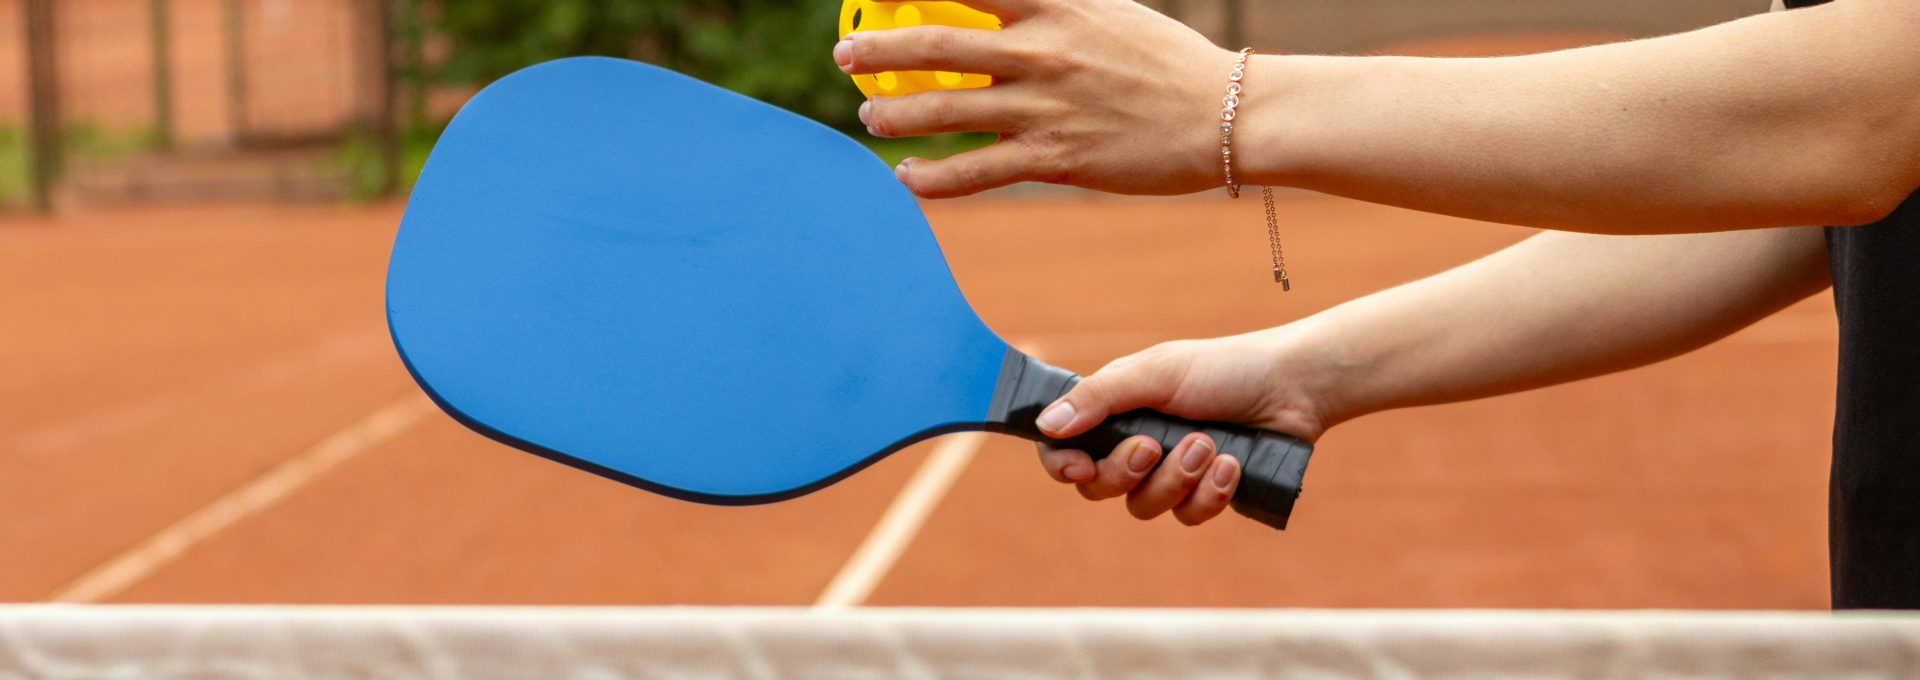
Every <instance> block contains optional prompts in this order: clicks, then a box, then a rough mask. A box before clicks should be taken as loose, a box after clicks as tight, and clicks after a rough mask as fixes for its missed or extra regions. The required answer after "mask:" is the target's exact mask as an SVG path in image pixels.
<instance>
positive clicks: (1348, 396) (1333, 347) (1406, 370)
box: [1297, 228, 1828, 425]
mask: <svg viewBox="0 0 1920 680" xmlns="http://www.w3.org/2000/svg"><path fill="white" fill-rule="evenodd" d="M1824 254H1825V244H1824V241H1823V240H1822V237H1821V234H1820V231H1819V230H1818V229H1812V228H1796V229H1770V230H1759V231H1745V232H1730V233H1719V234H1693V235H1677V236H1649V237H1632V238H1628V237H1608V236H1594V235H1588V234H1567V233H1547V234H1542V235H1540V236H1537V237H1534V238H1532V239H1529V240H1527V241H1524V242H1522V243H1519V244H1517V245H1515V246H1513V247H1511V248H1508V249H1507V250H1504V251H1501V252H1499V253H1496V254H1494V255H1491V256H1488V257H1486V258H1483V259H1481V260H1479V261H1476V262H1473V263H1471V264H1468V265H1465V266H1462V267H1459V268H1457V269H1454V270H1452V271H1448V272H1445V273H1442V274H1440V275H1437V276H1434V277H1431V278H1428V279H1425V280H1422V281H1418V282H1415V283H1412V284H1408V285H1405V286H1401V287H1399V288H1395V289H1392V290H1388V291H1385V292H1382V293H1378V294H1375V295H1372V296H1369V297H1365V298H1361V299H1359V300H1355V301H1353V302H1350V303H1347V304H1345V305H1342V306H1340V307H1336V308H1334V309H1331V310H1328V311H1327V312H1324V313H1322V314H1320V315H1317V316H1315V317H1313V318H1310V319H1308V320H1307V321H1305V322H1302V324H1301V326H1302V328H1301V329H1300V332H1299V335H1300V336H1302V337H1299V338H1297V346H1301V347H1312V348H1316V350H1315V351H1316V352H1318V353H1319V354H1320V357H1319V358H1320V359H1321V360H1323V361H1324V362H1325V363H1326V365H1328V366H1331V367H1333V368H1332V370H1330V371H1328V372H1327V373H1326V375H1327V376H1328V384H1327V385H1326V386H1324V389H1323V391H1322V394H1323V397H1322V398H1323V399H1324V400H1325V401H1326V402H1327V403H1324V404H1322V405H1321V409H1322V412H1324V413H1326V414H1327V418H1328V422H1327V423H1326V424H1327V425H1331V424H1333V423H1335V422H1339V421H1342V420H1346V419H1349V418H1352V417H1356V416H1359V415H1362V414H1365V413H1370V412H1374V411H1379V410H1385V409H1391V408H1398V407H1405V406H1416V405H1422V404H1434V403H1442V402H1450V401H1460V400H1466V399H1474V398H1479V397H1486V396H1492V395H1496V394H1503V393H1508V392H1515V391H1520V390H1525V389H1530V388H1535V387H1541V386H1545V385H1551V384H1555V383H1560V382H1566V381H1570V380H1576V379H1580V378H1586V377H1591V376H1595V375H1600V374H1604V373H1610V372H1614V371H1619V370H1624V369H1627V368H1631V367H1635V366H1640V365H1644V364H1649V363H1653V362H1656V361H1659V360H1662V359H1666V358H1668V357H1672V356H1675V355H1678V354H1681V353H1684V352H1686V351H1689V350H1692V349H1695V348H1697V347H1700V346H1703V345H1705V344H1707V343H1710V342H1712V341H1714V340H1717V339H1719V338H1721V337H1724V336H1726V335H1728V334H1730V333H1732V332H1734V331H1736V330H1739V329H1740V328H1743V327H1745V326H1747V325H1748V324H1751V323H1752V322H1754V321H1756V320H1758V319H1760V318H1763V317H1765V316H1767V315H1769V314H1771V313H1773V312H1775V311H1777V310H1779V309H1780V308H1782V307H1785V306H1786V305H1788V304H1791V303H1792V302H1794V301H1796V300H1799V299H1802V298H1804V297H1806V296H1808V295H1811V294H1813V293H1815V292H1818V291H1819V290H1821V289H1824V288H1825V287H1826V286H1827V285H1828V279H1827V275H1826V262H1825V258H1824Z"/></svg>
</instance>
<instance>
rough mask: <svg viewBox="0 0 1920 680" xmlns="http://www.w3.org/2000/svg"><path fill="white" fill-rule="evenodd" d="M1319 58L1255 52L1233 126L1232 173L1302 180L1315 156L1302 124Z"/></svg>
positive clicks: (1265, 181) (1276, 181) (1270, 180)
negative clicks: (1312, 157)
mask: <svg viewBox="0 0 1920 680" xmlns="http://www.w3.org/2000/svg"><path fill="white" fill-rule="evenodd" d="M1314 70H1315V58H1314V57H1305V56H1295V55H1254V57H1253V58H1252V59H1251V60H1250V61H1249V64H1248V66H1247V77H1246V80H1245V86H1244V88H1243V90H1244V94H1242V95H1241V100H1242V102H1243V105H1242V107H1241V110H1240V113H1239V116H1238V118H1239V122H1237V123H1236V124H1235V127H1234V146H1235V149H1234V158H1233V160H1234V174H1235V175H1237V176H1239V177H1238V179H1239V180H1240V181H1241V182H1242V183H1245V184H1257V185H1266V186H1302V185H1303V184H1304V182H1305V177H1306V175H1307V172H1308V166H1309V163H1308V161H1309V159H1310V158H1311V153H1310V149H1311V143H1312V139H1311V137H1310V135H1309V134H1308V133H1310V132H1311V127H1310V126H1309V125H1306V124H1303V121H1304V120H1305V119H1306V116H1305V115H1304V114H1305V112H1306V110H1307V108H1308V107H1307V103H1308V93H1309V92H1310V91H1311V80H1312V78H1313V77H1314V76H1313V73H1314Z"/></svg>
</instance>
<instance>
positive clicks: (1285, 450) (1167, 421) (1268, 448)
mask: <svg viewBox="0 0 1920 680" xmlns="http://www.w3.org/2000/svg"><path fill="white" fill-rule="evenodd" d="M1079 382H1080V376H1078V375H1074V374H1073V373H1072V372H1070V371H1066V370H1063V369H1059V368H1055V367H1053V366H1049V365H1047V364H1046V363H1045V362H1042V361H1040V360H1038V359H1035V358H1033V357H1029V356H1027V355H1025V354H1023V353H1021V352H1020V351H1019V350H1015V349H1009V350H1007V357H1006V360H1005V361H1004V362H1002V364H1001V367H1000V382H999V383H998V384H997V385H996V387H995V388H994V393H993V402H992V404H991V405H989V406H988V409H987V421H988V422H987V428H986V429H987V430H988V431H991V432H998V433H1002V434H1010V435H1014V436H1017V437H1021V438H1024V439H1029V440H1032V441H1036V442H1044V443H1046V444H1048V445H1050V446H1053V447H1055V448H1069V449H1079V450H1082V451H1085V452H1087V454H1088V455H1091V456H1093V457H1094V458H1095V459H1099V458H1104V457H1106V455H1107V454H1108V453H1110V452H1112V451H1113V449H1114V447H1115V446H1118V445H1119V444H1120V442H1122V441H1124V440H1126V439H1127V438H1128V437H1132V436H1134V435H1141V434H1144V435H1147V436H1149V437H1152V438H1154V439H1155V440H1157V441H1159V442H1160V450H1161V451H1167V452H1172V451H1173V447H1174V445H1175V444H1178V443H1180V440H1181V439H1182V438H1184V437H1186V436H1187V435H1188V434H1191V433H1194V432H1202V433H1205V434H1206V435H1207V436H1208V437H1211V438H1213V442H1214V446H1215V448H1216V449H1217V450H1218V451H1219V452H1220V453H1222V454H1225V455H1229V456H1233V457H1234V459H1236V460H1238V461H1240V486H1239V488H1238V489H1237V490H1235V491H1234V494H1233V509H1234V510H1235V511H1237V512H1239V513H1240V514H1242V515H1246V516H1248V517H1251V518H1253V519H1255V520H1259V521H1260V522H1261V523H1263V524H1266V525H1267V526H1271V527H1273V528H1275V529H1285V528H1287V518H1288V516H1290V515H1292V514H1293V502H1294V500H1295V499H1297V498H1299V496H1300V483H1301V480H1302V478H1304V477H1305V476H1306V473H1307V458H1308V457H1309V456H1311V455H1312V454H1313V445H1311V444H1308V443H1306V442H1303V441H1300V440H1298V439H1294V438H1293V437H1289V436H1287V435H1284V434H1280V433H1278V432H1269V431H1267V430H1261V429H1257V428H1251V427H1247V426H1244V425H1230V424H1226V423H1210V422H1201V421H1194V420H1187V419H1185V418H1177V417H1174V416H1170V415H1167V414H1165V413H1161V412H1159V411H1153V410H1149V409H1140V410H1137V411H1128V412H1126V413H1122V414H1119V415H1116V416H1112V417H1109V418H1107V419H1106V421H1104V422H1102V423H1100V425H1099V426H1097V427H1095V428H1094V429H1093V430H1091V431H1089V432H1087V433H1085V434H1082V435H1080V436H1078V437H1073V438H1071V439H1064V440H1062V439H1054V438H1051V437H1048V436H1046V435H1045V434H1043V433H1041V432H1040V428H1039V426H1037V425H1035V424H1034V422H1033V421H1034V419H1035V418H1038V417H1039V416H1040V411H1041V409H1044V408H1046V407H1047V406H1048V405H1050V404H1052V403H1053V402H1054V400H1056V399H1059V398H1060V397H1061V395H1064V394H1066V393H1067V391H1068V390H1071V389H1073V386H1074V385H1076V384H1078V383H1079ZM1165 459H1166V457H1162V459H1161V460H1162V462H1163V463H1164V462H1165Z"/></svg>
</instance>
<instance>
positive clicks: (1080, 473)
mask: <svg viewBox="0 0 1920 680" xmlns="http://www.w3.org/2000/svg"><path fill="white" fill-rule="evenodd" d="M1060 474H1063V475H1066V476H1067V479H1071V480H1073V481H1076V482H1084V481H1087V480H1089V479H1093V466H1091V465H1087V464H1085V463H1073V464H1071V465H1068V466H1067V467H1065V468H1063V469H1061V470H1060Z"/></svg>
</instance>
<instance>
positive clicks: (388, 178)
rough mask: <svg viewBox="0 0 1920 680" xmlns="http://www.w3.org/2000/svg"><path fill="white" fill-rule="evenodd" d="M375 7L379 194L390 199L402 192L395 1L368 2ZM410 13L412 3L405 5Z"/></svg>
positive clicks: (376, 126)
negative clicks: (380, 172)
mask: <svg viewBox="0 0 1920 680" xmlns="http://www.w3.org/2000/svg"><path fill="white" fill-rule="evenodd" d="M368 2H369V4H371V5H372V6H373V13H374V17H375V18H374V32H375V42H376V44H378V45H379V48H378V49H377V52H379V61H380V102H379V109H378V110H377V111H375V112H374V134H376V135H378V136H379V139H380V156H381V158H380V160H381V164H382V165H384V166H385V167H384V168H382V169H383V170H384V172H383V173H382V174H383V175H384V176H383V177H382V178H381V181H380V195H381V196H391V195H393V194H394V192H396V191H398V190H399V189H400V125H399V120H398V118H399V116H398V113H399V112H398V111H396V110H395V109H396V108H398V104H399V94H400V93H399V90H400V88H399V83H398V82H397V71H398V69H397V68H396V67H395V65H394V52H395V50H394V47H395V46H394V42H395V41H394V38H395V36H394V15H393V13H394V10H395V7H394V2H393V0H368ZM405 8H406V9H408V10H411V9H413V8H412V7H411V3H408V4H407V5H406V6H405Z"/></svg>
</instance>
